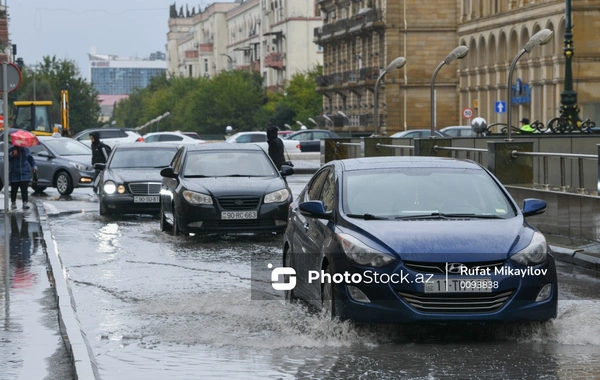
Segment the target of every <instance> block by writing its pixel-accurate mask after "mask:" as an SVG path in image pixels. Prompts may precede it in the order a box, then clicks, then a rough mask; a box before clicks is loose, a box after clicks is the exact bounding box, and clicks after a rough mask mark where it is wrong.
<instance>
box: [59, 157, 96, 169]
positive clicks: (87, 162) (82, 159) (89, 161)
mask: <svg viewBox="0 0 600 380" xmlns="http://www.w3.org/2000/svg"><path fill="white" fill-rule="evenodd" d="M60 158H61V159H63V160H67V161H73V162H78V163H80V164H84V165H87V166H89V167H92V155H91V154H83V155H77V156H60Z"/></svg>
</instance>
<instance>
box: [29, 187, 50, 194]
mask: <svg viewBox="0 0 600 380" xmlns="http://www.w3.org/2000/svg"><path fill="white" fill-rule="evenodd" d="M31 188H32V189H33V191H35V192H36V193H41V192H42V191H44V190H46V189H47V187H46V186H31Z"/></svg>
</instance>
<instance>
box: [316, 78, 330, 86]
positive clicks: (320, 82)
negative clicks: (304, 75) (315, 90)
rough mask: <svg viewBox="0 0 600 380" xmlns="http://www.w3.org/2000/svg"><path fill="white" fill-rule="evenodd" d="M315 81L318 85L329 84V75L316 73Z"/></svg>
mask: <svg viewBox="0 0 600 380" xmlns="http://www.w3.org/2000/svg"><path fill="white" fill-rule="evenodd" d="M315 82H317V86H318V87H326V86H329V77H328V76H327V75H317V77H316V78H315Z"/></svg>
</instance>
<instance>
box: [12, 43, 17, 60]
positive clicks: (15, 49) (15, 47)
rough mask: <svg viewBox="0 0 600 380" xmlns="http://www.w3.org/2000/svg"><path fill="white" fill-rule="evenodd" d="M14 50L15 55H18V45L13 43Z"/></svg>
mask: <svg viewBox="0 0 600 380" xmlns="http://www.w3.org/2000/svg"><path fill="white" fill-rule="evenodd" d="M12 51H13V57H14V56H16V55H17V45H16V44H13V46H12Z"/></svg>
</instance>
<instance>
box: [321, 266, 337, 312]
mask: <svg viewBox="0 0 600 380" xmlns="http://www.w3.org/2000/svg"><path fill="white" fill-rule="evenodd" d="M325 273H326V274H325V276H324V277H325V278H331V271H330V270H329V267H327V268H325ZM321 297H322V304H323V312H324V313H325V315H326V316H327V317H329V318H331V319H334V318H335V317H336V313H335V302H334V299H333V284H332V283H331V281H328V282H324V283H323V286H322V287H321Z"/></svg>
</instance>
